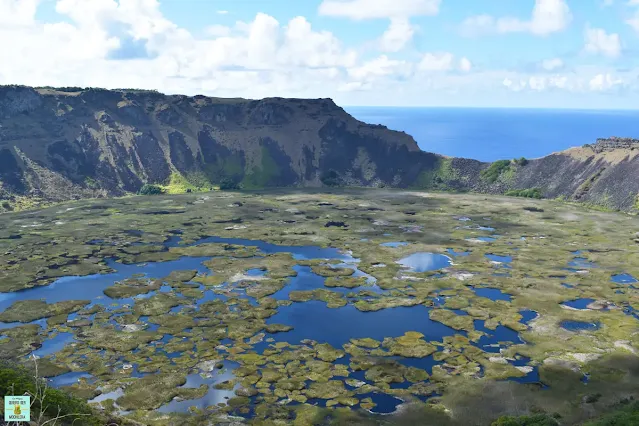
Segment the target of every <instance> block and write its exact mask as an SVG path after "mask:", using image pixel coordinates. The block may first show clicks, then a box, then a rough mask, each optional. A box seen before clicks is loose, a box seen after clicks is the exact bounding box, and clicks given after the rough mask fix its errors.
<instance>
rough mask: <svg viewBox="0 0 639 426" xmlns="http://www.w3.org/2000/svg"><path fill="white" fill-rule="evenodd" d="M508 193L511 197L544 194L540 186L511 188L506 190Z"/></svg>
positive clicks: (532, 196) (533, 196) (540, 195)
mask: <svg viewBox="0 0 639 426" xmlns="http://www.w3.org/2000/svg"><path fill="white" fill-rule="evenodd" d="M506 195H507V196H509V197H525V198H542V197H543V194H542V193H541V189H539V188H529V189H511V190H510V191H506Z"/></svg>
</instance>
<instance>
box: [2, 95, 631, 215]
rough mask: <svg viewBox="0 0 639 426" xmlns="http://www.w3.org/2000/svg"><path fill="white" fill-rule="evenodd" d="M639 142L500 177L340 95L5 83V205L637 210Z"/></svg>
mask: <svg viewBox="0 0 639 426" xmlns="http://www.w3.org/2000/svg"><path fill="white" fill-rule="evenodd" d="M635 143H636V141H633V140H630V139H623V138H610V139H602V140H598V141H597V143H596V144H593V145H586V146H584V147H582V148H574V149H571V150H568V151H564V152H560V153H556V154H552V155H549V156H547V157H544V158H541V159H535V160H530V161H528V162H527V163H525V164H520V163H518V162H514V161H513V162H511V163H510V164H507V165H504V164H501V166H500V167H498V168H497V169H498V173H496V174H495V173H492V177H493V178H492V179H491V178H487V174H486V172H484V171H486V170H487V169H490V168H491V167H493V168H494V167H496V166H497V165H498V164H497V163H495V164H489V163H482V162H479V161H476V160H471V159H463V158H445V157H443V156H440V155H437V154H432V153H427V152H423V151H421V150H420V149H419V148H418V146H417V144H416V142H415V140H414V139H413V138H412V137H411V136H409V135H407V134H405V133H403V132H397V131H392V130H389V129H387V128H386V127H384V126H379V125H371V124H366V123H362V122H360V121H357V120H355V119H354V118H353V117H351V116H350V115H349V114H347V113H346V112H345V111H344V110H343V109H341V108H340V107H338V106H337V105H335V103H334V102H333V101H332V100H330V99H313V100H311V99H282V98H269V99H263V100H246V99H220V98H209V97H205V96H195V97H187V96H180V95H176V96H166V95H163V94H160V93H157V92H149V91H135V90H103V89H74V88H66V89H34V88H30V87H22V86H5V87H0V201H3V200H15V199H16V197H25V198H27V199H31V198H37V199H42V200H48V201H61V200H67V199H74V198H84V197H108V196H119V195H124V194H127V193H134V192H136V191H138V190H139V189H140V188H141V187H142V186H143V185H144V184H145V183H153V184H160V185H167V186H169V187H171V186H172V185H173V184H174V183H175V182H178V183H179V184H180V185H178V186H179V187H180V188H185V187H187V186H191V187H194V188H201V189H209V188H212V187H213V186H215V185H217V184H219V183H220V182H222V181H224V180H227V181H228V180H230V181H233V182H235V183H238V184H241V185H242V186H243V187H244V188H247V189H254V188H265V187H275V186H306V187H319V186H322V185H324V184H326V183H333V184H334V183H337V184H341V185H357V186H387V187H399V188H412V189H426V190H454V191H476V192H483V193H493V194H503V193H505V192H507V191H509V190H519V189H531V188H537V189H539V191H540V192H541V193H542V194H543V195H544V196H545V197H548V198H557V197H560V198H564V199H568V200H574V201H581V202H587V203H593V204H599V205H603V206H606V207H609V208H616V209H622V210H633V209H635V205H636V198H637V194H638V193H639V179H636V178H635V177H636V176H639V159H637V155H638V154H639V150H635ZM488 171H489V172H490V170H488ZM489 174H490V173H489ZM327 176H328V177H329V179H328V180H327V179H326V177H327ZM495 177H496V178H495ZM4 205H5V203H4V202H2V203H0V211H2V210H3V209H5V210H6V206H5V207H3V206H4Z"/></svg>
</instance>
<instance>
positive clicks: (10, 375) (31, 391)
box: [0, 361, 104, 425]
mask: <svg viewBox="0 0 639 426" xmlns="http://www.w3.org/2000/svg"><path fill="white" fill-rule="evenodd" d="M0 394H1V395H30V396H31V401H32V402H31V420H32V421H33V422H35V424H39V425H44V424H52V423H53V424H55V423H54V421H53V419H58V420H60V419H64V424H71V423H73V424H76V425H100V424H104V422H103V420H101V419H99V417H98V415H97V413H96V412H94V411H93V409H92V408H91V407H90V406H89V405H88V404H87V403H86V402H84V401H82V400H80V399H77V398H75V397H73V396H71V395H68V394H66V393H65V392H63V391H61V390H58V389H52V388H50V387H48V386H47V383H46V380H45V379H42V378H40V377H38V376H37V370H36V373H35V374H33V373H31V372H30V371H29V370H27V369H26V368H25V367H22V366H18V365H13V364H9V363H7V362H5V361H0ZM46 419H50V420H46Z"/></svg>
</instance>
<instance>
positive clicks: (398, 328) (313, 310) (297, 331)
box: [256, 301, 455, 348]
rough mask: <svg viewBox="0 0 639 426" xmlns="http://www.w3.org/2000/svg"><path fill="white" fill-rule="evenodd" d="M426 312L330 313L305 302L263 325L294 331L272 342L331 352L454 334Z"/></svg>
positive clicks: (413, 309)
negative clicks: (369, 342)
mask: <svg viewBox="0 0 639 426" xmlns="http://www.w3.org/2000/svg"><path fill="white" fill-rule="evenodd" d="M428 312H429V309H428V308H426V307H424V306H422V305H418V306H414V307H410V308H409V307H397V308H390V309H382V310H381V311H376V312H361V311H359V310H357V308H355V307H354V306H352V305H347V306H344V307H343V308H338V309H330V308H327V307H326V303H324V302H319V301H309V302H304V303H293V304H292V305H290V306H281V307H280V308H279V311H278V313H277V314H275V315H273V316H272V317H270V318H269V319H268V320H266V322H267V323H268V324H286V325H291V326H294V327H295V328H294V329H293V330H291V331H289V332H287V333H278V334H275V335H273V336H272V337H273V338H274V339H275V340H276V341H283V342H288V343H291V344H299V342H300V341H301V340H304V339H313V340H315V341H317V342H320V343H329V344H330V345H331V346H333V347H334V348H341V347H342V345H344V344H345V343H348V342H349V341H350V339H352V338H354V339H358V338H364V337H370V338H372V339H375V340H380V341H381V340H384V337H399V336H402V335H403V334H404V333H405V332H406V331H418V332H420V333H422V334H424V336H425V337H424V340H426V341H427V342H428V341H431V340H439V341H441V340H442V338H443V337H444V336H452V335H453V334H455V330H453V329H452V328H450V327H448V326H446V325H444V324H442V323H440V322H437V321H433V320H431V319H430V318H429V317H428ZM256 348H257V347H256Z"/></svg>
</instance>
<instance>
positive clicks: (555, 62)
mask: <svg viewBox="0 0 639 426" xmlns="http://www.w3.org/2000/svg"><path fill="white" fill-rule="evenodd" d="M540 66H541V68H542V69H544V70H546V71H555V70H558V69H561V68H563V67H564V61H562V60H561V59H560V58H552V59H545V60H543V61H542V62H541V64H540Z"/></svg>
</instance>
